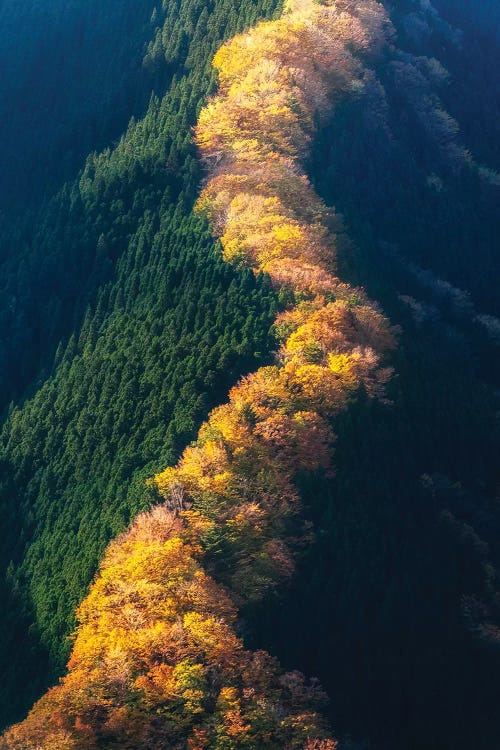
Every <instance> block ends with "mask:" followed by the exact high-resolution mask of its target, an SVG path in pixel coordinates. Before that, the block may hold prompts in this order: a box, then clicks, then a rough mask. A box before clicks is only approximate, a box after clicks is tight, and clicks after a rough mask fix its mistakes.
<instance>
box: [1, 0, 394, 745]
mask: <svg viewBox="0 0 500 750" xmlns="http://www.w3.org/2000/svg"><path fill="white" fill-rule="evenodd" d="M390 32H391V29H390V24H389V22H388V20H387V17H386V14H385V12H384V10H383V8H382V6H381V5H380V4H379V3H377V2H374V1H373V0H365V1H364V2H361V3H359V2H349V1H348V0H343V1H342V2H340V1H339V2H333V1H332V2H322V3H316V2H313V1H312V0H311V1H307V0H304V1H303V2H300V1H299V0H296V1H295V2H292V3H289V4H288V7H287V9H286V11H285V13H284V14H283V16H282V17H281V18H280V19H279V20H277V21H273V22H268V23H263V24H260V25H259V26H257V27H256V28H255V29H253V30H252V31H250V32H248V33H247V34H244V35H241V36H238V37H236V38H235V39H233V40H232V41H230V42H229V43H228V44H226V45H224V46H223V47H222V49H221V50H220V51H219V53H218V54H217V55H216V58H215V66H216V67H217V69H218V71H219V81H220V88H219V93H218V94H217V96H215V97H214V98H213V99H212V100H211V101H210V102H209V103H208V105H207V106H206V107H205V108H204V109H203V110H202V112H201V114H200V117H199V122H198V126H197V129H196V140H197V143H198V146H199V148H200V151H201V153H202V156H203V158H204V159H205V160H206V163H207V164H208V167H209V171H210V179H209V181H208V183H207V185H206V187H205V188H204V190H203V192H202V194H201V197H200V201H199V204H198V210H200V211H204V212H206V214H207V215H208V217H209V219H210V221H211V223H212V226H213V229H214V233H215V234H216V235H217V236H218V237H220V240H221V245H222V252H223V257H224V258H225V259H226V260H227V261H229V262H231V263H235V264H238V265H247V266H250V267H251V268H252V269H254V270H255V272H264V273H266V274H268V276H269V277H270V279H271V281H272V283H273V284H274V285H275V286H276V287H277V288H279V289H282V290H283V297H284V298H286V299H287V300H288V305H287V307H286V309H285V310H284V311H283V312H282V313H281V314H280V315H279V316H278V318H277V320H276V324H275V329H276V335H277V337H278V339H279V340H280V342H281V345H280V348H279V351H278V354H277V357H276V362H275V364H274V365H271V366H267V367H262V368H260V369H259V370H257V371H256V372H255V373H253V374H251V375H249V376H247V377H246V378H244V379H243V380H241V381H240V382H239V383H238V384H237V385H236V386H235V387H234V388H233V389H232V390H231V392H230V394H229V401H228V402H227V403H226V404H225V405H223V406H220V407H218V408H216V409H215V410H213V411H212V412H211V414H210V415H209V418H208V420H207V422H206V423H205V424H204V425H203V426H202V427H201V429H200V432H199V435H198V439H197V440H196V442H195V443H194V444H192V445H190V446H189V447H188V448H187V449H186V450H185V452H184V454H183V456H182V458H181V460H180V461H179V463H178V464H177V466H175V467H174V468H167V469H166V470H165V471H163V472H162V473H160V474H159V475H157V476H156V477H155V479H154V481H153V485H154V487H155V488H156V490H157V492H158V493H159V495H160V497H161V499H162V502H161V503H160V504H159V505H158V506H157V507H155V508H154V509H153V510H152V511H151V512H149V513H145V514H141V515H140V516H139V517H138V518H137V519H136V521H135V523H134V524H133V526H132V527H131V529H130V530H129V531H128V532H126V533H125V534H123V535H122V536H121V537H119V538H118V539H117V540H116V541H115V542H113V543H112V544H111V545H110V546H109V548H108V551H107V553H106V556H105V558H104V561H103V563H102V565H101V568H100V572H99V574H98V576H97V579H96V581H95V583H94V584H93V586H92V588H91V590H90V593H89V595H88V597H87V598H86V599H85V600H84V602H83V603H82V605H81V606H80V608H79V611H78V620H79V626H78V628H77V631H76V635H75V643H74V648H73V652H72V655H71V659H70V661H69V664H68V674H67V676H66V677H65V678H64V679H63V680H62V681H61V684H60V685H59V686H57V687H55V688H53V689H52V690H51V691H49V692H48V693H47V694H46V696H45V697H44V698H42V700H41V701H39V702H38V703H37V704H36V705H35V707H34V709H33V710H32V712H31V714H30V715H29V717H28V718H27V720H26V721H25V722H23V723H22V724H20V725H17V726H15V727H13V728H12V729H11V730H10V731H9V732H7V733H6V735H4V738H3V740H2V741H0V747H4V748H33V749H34V748H44V749H46V750H48V749H49V748H50V750H56V749H57V750H63V748H64V749H65V750H66V749H68V750H69V749H70V748H71V749H72V748H89V749H90V748H97V747H110V748H111V747H120V748H141V747H158V748H160V747H164V748H167V747H168V748H179V750H180V748H185V747H188V748H190V750H208V749H210V750H233V749H234V750H237V749H239V748H256V747H259V748H290V749H292V748H310V749H311V750H312V749H313V748H314V749H315V750H333V748H335V747H336V743H335V742H334V741H333V740H332V739H331V738H330V736H329V732H328V728H327V727H326V725H325V723H324V721H323V720H322V718H321V716H320V714H319V713H318V708H320V706H321V703H322V701H323V700H324V696H323V694H322V692H321V690H320V689H319V688H318V686H317V685H316V684H315V683H311V684H309V683H307V682H306V680H305V679H304V678H303V677H302V676H301V675H299V674H298V673H287V674H284V673H283V672H282V671H281V669H280V668H279V666H278V664H277V663H276V662H275V661H274V660H273V659H272V658H271V657H270V656H269V655H268V654H266V653H264V652H250V651H248V650H246V649H245V648H244V645H243V642H242V640H241V637H240V636H239V634H238V609H239V608H240V607H241V606H242V605H243V604H244V603H246V602H248V601H255V600H258V599H260V598H262V597H263V596H264V594H266V593H267V592H269V590H271V589H272V588H274V587H277V586H279V585H280V584H282V583H283V582H284V581H285V580H286V579H288V578H289V577H290V575H291V574H292V572H293V568H294V549H295V547H296V544H297V540H298V538H302V539H305V538H306V537H307V529H306V528H305V527H304V525H303V523H301V521H300V514H299V511H300V498H299V493H298V491H297V488H296V486H295V483H294V479H295V476H296V474H297V473H298V472H300V471H306V472H314V471H316V470H317V469H318V468H320V467H322V468H323V469H324V470H326V471H329V470H330V469H331V467H330V456H331V449H332V443H333V441H334V434H333V432H332V426H331V422H332V419H333V418H335V416H336V415H337V414H339V412H341V411H343V410H344V409H346V407H347V406H348V404H349V403H350V402H351V401H352V400H353V399H354V398H355V396H356V394H357V393H358V392H359V391H360V390H364V391H365V392H366V393H367V394H368V395H370V396H374V397H380V398H383V397H384V385H385V383H386V382H387V380H388V378H389V377H390V369H388V368H387V367H386V365H385V363H384V358H385V355H386V354H387V352H388V351H389V350H391V349H392V348H393V347H394V345H395V339H394V331H393V330H392V329H391V326H390V324H389V322H388V321H387V319H386V318H385V317H384V316H383V315H382V313H381V312H380V310H379V309H378V308H377V306H376V305H375V304H374V303H373V302H371V301H370V300H369V299H368V298H367V296H366V294H365V293H364V292H363V290H361V289H358V288H352V287H350V286H348V285H346V284H344V283H342V282H341V281H339V279H338V278H337V277H336V276H335V275H334V273H333V268H334V264H335V254H336V249H337V246H338V244H339V243H340V242H344V243H345V242H347V240H346V238H345V236H344V232H343V229H342V223H341V220H340V219H339V217H338V216H336V215H335V214H334V213H333V212H332V211H330V210H328V209H327V208H326V206H325V205H324V204H323V203H322V202H321V200H320V199H319V198H318V197H317V196H316V194H315V192H314V190H313V188H312V186H311V185H310V183H309V182H308V180H307V177H306V176H305V174H304V172H303V167H302V160H303V158H304V157H305V156H306V155H307V152H308V145H309V142H310V138H311V135H312V133H313V132H314V127H315V118H316V117H321V116H322V114H324V113H325V112H327V111H330V110H331V108H332V106H334V105H335V102H336V101H337V100H338V99H340V97H342V96H345V95H346V94H348V93H349V91H350V90H353V89H355V88H356V87H357V86H362V85H363V74H364V67H363V61H364V59H365V58H366V57H367V56H372V55H376V54H378V53H379V52H380V49H381V48H382V47H383V45H384V44H386V43H387V42H388V41H389V38H390Z"/></svg>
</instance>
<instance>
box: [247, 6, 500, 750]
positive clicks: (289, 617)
mask: <svg viewBox="0 0 500 750" xmlns="http://www.w3.org/2000/svg"><path fill="white" fill-rule="evenodd" d="M434 5H435V6H436V7H440V6H441V5H443V6H444V5H445V4H444V3H443V4H441V3H437V2H436V3H434ZM446 5H447V6H448V7H450V4H448V3H447V4H446ZM455 5H456V6H458V5H459V4H454V7H455ZM466 5H467V6H468V15H467V14H464V13H463V14H462V15H461V23H464V24H465V25H464V26H463V29H462V30H459V29H456V28H452V27H450V25H449V21H451V20H453V19H452V18H451V17H448V16H447V15H446V16H445V15H443V17H439V16H438V15H437V14H436V13H435V11H434V12H432V13H431V12H430V10H426V11H423V10H422V9H421V8H419V5H418V4H417V3H398V4H395V6H396V8H395V11H396V10H397V11H399V12H398V13H396V12H393V13H392V18H393V21H394V23H395V25H396V28H397V32H398V37H397V40H398V47H399V48H400V50H401V49H406V50H407V51H408V52H409V54H407V55H406V56H405V59H404V62H405V64H406V66H407V67H406V76H405V78H404V79H403V80H404V81H405V85H404V86H403V88H402V89H401V87H400V86H398V81H400V80H401V79H400V78H399V76H398V77H396V76H395V75H394V72H395V71H396V70H398V68H396V66H395V65H394V63H395V62H396V61H397V62H398V65H399V70H401V67H400V66H401V58H400V59H399V60H397V59H395V57H394V56H393V55H390V56H389V57H388V59H387V62H384V63H383V64H379V65H378V66H377V68H376V73H377V80H376V81H372V83H371V85H370V86H368V87H367V88H366V89H365V91H360V92H359V96H358V98H357V99H353V98H351V99H350V100H349V101H346V102H345V103H344V104H343V105H342V106H341V107H339V108H338V109H337V112H336V115H335V117H334V118H333V119H332V121H331V122H330V123H328V124H327V125H326V126H325V127H324V128H322V132H321V133H320V134H319V136H318V138H317V140H316V146H317V150H316V153H315V156H314V161H313V165H312V167H311V173H312V174H313V176H314V178H315V186H316V188H317V190H318V192H319V193H320V194H321V195H322V196H323V198H324V199H325V200H326V202H327V203H329V204H332V203H333V204H335V205H336V207H337V208H338V209H339V210H341V211H342V213H343V214H344V217H345V221H346V226H347V229H348V232H349V234H350V235H351V236H352V237H353V239H354V240H355V242H354V245H353V250H352V251H351V252H350V253H348V254H346V253H341V256H340V258H339V268H340V272H341V275H342V276H343V277H344V278H346V279H349V280H350V281H351V283H360V282H362V283H363V284H364V285H365V286H366V288H367V290H368V291H369V293H370V294H371V296H374V297H376V298H377V299H379V300H380V301H381V302H382V304H383V306H384V309H385V310H386V311H387V312H388V313H389V314H390V317H391V320H392V321H393V322H397V323H400V325H401V327H402V334H401V336H400V341H399V347H398V351H397V352H396V353H395V355H394V366H395V369H396V372H397V378H396V379H395V380H394V382H393V384H392V385H391V386H390V389H389V393H390V396H391V397H392V399H393V402H394V405H393V408H392V409H391V410H384V411H382V410H381V409H380V408H378V407H377V406H376V405H373V406H370V405H363V404H362V403H358V405H357V406H356V408H354V409H351V411H350V412H349V414H348V415H346V417H345V418H341V421H340V423H339V425H338V428H337V433H338V436H339V437H338V440H337V443H336V460H335V463H336V468H337V474H336V477H335V480H333V481H332V480H326V481H316V482H314V483H306V484H305V486H304V488H303V490H304V499H305V502H306V504H308V507H309V513H310V515H309V518H310V519H311V520H312V521H314V523H315V526H316V527H317V528H318V529H319V533H318V535H317V542H316V545H315V546H314V547H312V548H311V549H310V551H309V552H308V555H307V561H306V562H305V563H304V568H303V576H301V575H300V572H299V574H298V577H297V579H296V581H297V583H296V584H294V585H293V586H292V589H291V591H290V593H289V594H288V595H287V596H286V600H285V601H281V602H280V606H279V608H278V607H274V608H272V607H270V606H269V603H266V606H265V607H264V608H263V609H262V610H260V611H259V612H258V613H257V614H256V616H255V618H254V620H253V623H252V627H253V632H254V633H256V638H255V641H252V642H257V643H259V645H262V644H264V645H266V647H270V648H272V649H273V653H275V654H276V655H277V656H279V658H280V659H281V661H282V663H284V664H285V665H286V666H290V665H293V666H294V668H299V669H304V670H307V671H308V672H310V673H313V674H316V675H317V676H318V677H319V678H320V680H321V682H322V684H323V686H324V688H325V689H326V691H327V692H328V693H329V694H330V695H332V696H333V700H332V703H331V718H332V722H333V724H334V726H335V727H336V728H337V729H338V731H349V732H351V733H353V734H354V735H355V736H357V737H358V738H360V739H361V738H363V737H365V738H369V739H370V742H371V746H374V747H376V748H384V749H386V748H391V749H392V748H401V747H405V748H418V749H419V750H420V749H423V750H430V749H431V748H432V750H443V748H446V749H447V750H448V749H451V748H452V749H453V750H456V748H464V749H465V748H468V747H474V748H481V750H489V748H492V747H496V745H497V744H498V737H499V736H500V725H499V719H498V711H497V708H496V703H497V700H498V674H499V670H500V663H499V661H498V642H499V641H498V634H499V623H500V619H499V611H498V568H499V564H500V558H499V548H498V530H499V521H500V516H499V503H498V499H499V496H498V488H499V486H500V485H499V479H500V476H499V466H498V452H499V449H500V441H499V440H500V435H499V423H498V406H499V403H498V392H497V390H496V389H497V388H498V384H499V380H500V377H499V376H500V371H499V369H498V362H499V359H498V356H499V348H498V337H497V336H496V335H495V331H496V330H497V326H498V320H497V318H496V316H497V315H498V294H497V288H496V287H497V283H496V279H497V278H498V274H499V271H500V268H499V266H500V255H499V252H498V237H499V236H500V234H499V233H500V225H499V220H500V213H499V211H498V206H499V189H498V187H497V186H496V184H495V180H491V179H490V178H491V175H489V174H488V173H486V179H485V177H484V172H483V171H482V170H481V169H480V170H478V169H477V168H476V167H475V166H474V161H475V160H477V162H479V163H480V164H483V165H486V166H487V167H489V168H490V169H492V170H494V169H496V168H497V165H498V162H497V161H496V159H495V157H494V153H495V149H496V146H497V141H496V140H495V136H494V134H495V132H496V128H497V126H498V113H499V112H500V98H499V96H498V93H499V92H498V66H496V67H495V65H494V64H493V63H494V60H495V59H497V56H498V54H499V48H498V46H494V45H493V43H492V42H491V35H490V33H489V31H488V28H487V27H483V26H482V25H479V26H478V13H479V11H480V9H481V6H482V4H481V3H478V4H476V3H475V4H466ZM484 5H485V6H486V5H487V4H486V3H485V4H484ZM407 14H411V18H408V17H407ZM443 14H444V11H443ZM415 15H416V18H415ZM480 15H481V14H480V13H479V17H480ZM455 20H458V19H456V18H455ZM409 30H411V31H412V32H415V31H420V34H421V35H420V36H417V37H416V38H415V36H414V34H412V35H409V33H408V31H409ZM485 38H488V39H489V40H490V41H489V42H488V43H487V44H483V40H484V39H485ZM423 52H425V53H427V54H429V55H435V56H436V57H437V58H438V59H439V61H440V62H441V63H442V64H443V65H446V68H447V69H448V70H449V77H447V76H443V72H441V76H440V77H439V78H440V83H438V81H437V80H436V79H435V77H434V76H431V78H430V79H429V74H428V73H425V72H424V75H423V76H422V77H421V76H420V75H418V74H417V70H418V69H419V70H420V71H421V72H423V71H424V68H423V63H424V61H423V59H422V53H423ZM492 61H493V62H492ZM424 64H425V65H427V63H424ZM434 67H435V68H437V65H436V63H434ZM428 70H429V69H428ZM410 74H411V77H410ZM410 83H412V86H411V87H410ZM431 95H432V99H433V101H434V105H435V104H436V103H437V99H436V97H440V98H441V107H443V103H444V102H446V110H447V111H449V112H451V113H453V114H454V115H455V116H456V117H458V118H459V122H460V125H462V124H463V129H461V131H459V130H458V129H457V127H456V123H455V127H453V128H452V129H451V131H449V137H448V138H447V139H442V137H441V136H442V131H441V130H438V129H434V130H433V129H431V128H430V127H429V126H430V124H431V123H432V120H431V117H430V116H429V114H428V109H424V108H423V106H422V105H423V104H424V97H426V98H427V101H429V97H430V96H431ZM475 101H481V106H480V108H479V109H478V108H476V107H475V106H471V104H470V103H471V102H475ZM472 136H473V139H472ZM469 138H471V140H469ZM449 144H454V145H455V146H457V147H461V148H464V147H465V148H466V149H471V153H472V157H471V155H470V154H469V155H468V156H467V158H466V160H465V162H464V161H462V162H461V163H460V162H459V163H456V162H454V161H450V153H452V151H450V149H449V148H448V146H449ZM479 146H480V148H479ZM472 147H473V149H472ZM455 153H457V152H456V151H455ZM304 613H307V614H304ZM257 631H258V632H257ZM339 686H341V688H339Z"/></svg>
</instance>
